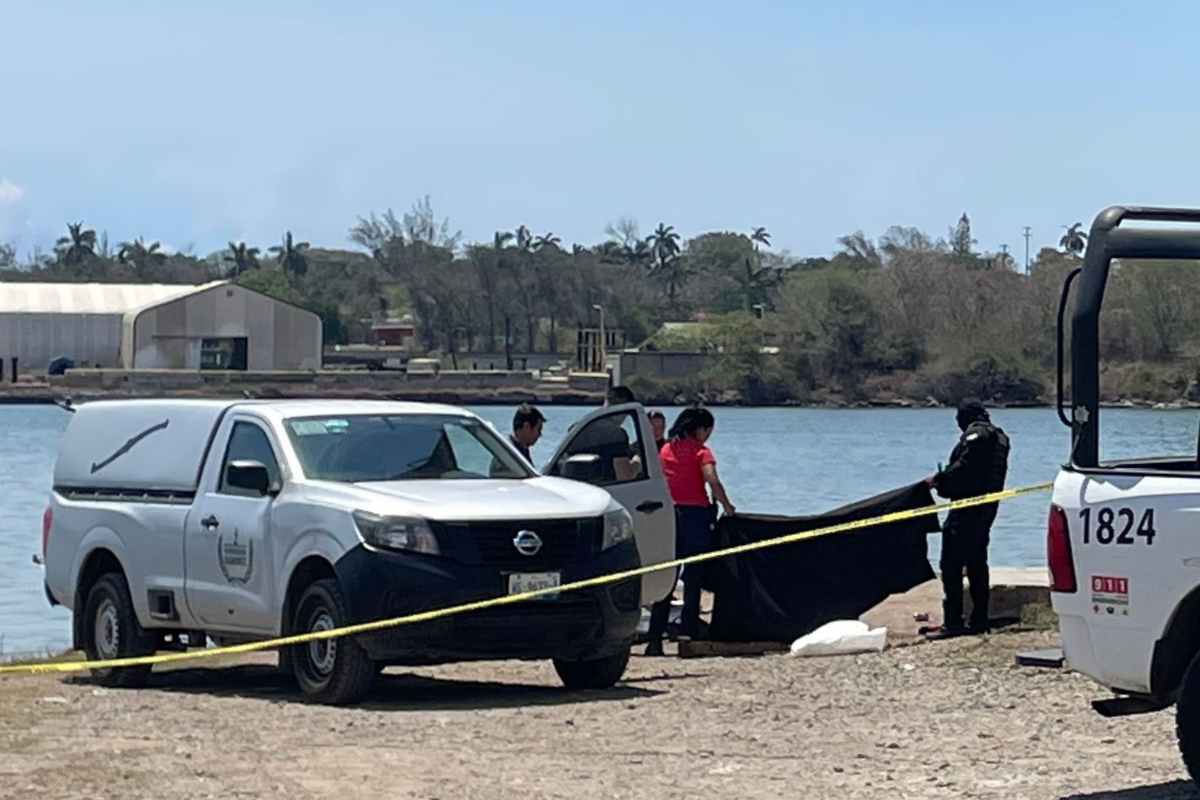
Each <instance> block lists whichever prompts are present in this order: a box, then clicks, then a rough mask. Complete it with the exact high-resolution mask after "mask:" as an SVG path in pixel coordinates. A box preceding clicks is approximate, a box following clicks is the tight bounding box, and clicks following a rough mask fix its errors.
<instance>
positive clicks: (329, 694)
mask: <svg viewBox="0 0 1200 800" xmlns="http://www.w3.org/2000/svg"><path fill="white" fill-rule="evenodd" d="M348 621H349V614H347V613H346V603H345V600H343V598H342V589H341V586H339V585H338V582H337V580H336V579H334V578H324V579H322V580H319V581H316V582H315V583H313V584H311V585H310V586H309V587H308V588H307V589H305V590H304V594H302V595H301V596H300V601H299V602H298V603H296V615H295V619H294V620H293V621H292V632H293V633H297V634H301V633H314V632H316V631H325V630H332V629H334V628H340V627H342V626H343V625H346V624H347V623H348ZM289 649H290V651H291V652H290V653H288V654H287V655H286V656H283V657H282V658H281V662H282V663H288V662H290V663H291V664H292V668H293V673H294V674H295V676H296V682H297V683H298V684H299V685H300V691H301V692H303V693H304V694H305V695H306V696H307V697H308V698H309V699H310V700H313V701H315V702H318V703H326V704H329V705H345V704H349V703H355V702H358V701H359V700H361V699H362V698H363V697H365V696H366V695H367V693H368V692H370V691H371V683H372V682H373V681H374V679H375V664H374V662H372V661H371V659H370V658H369V657H367V652H366V651H365V650H364V649H363V648H362V646H361V645H360V644H359V643H358V642H356V641H354V639H353V638H352V637H341V638H338V639H318V640H317V641H314V642H306V643H304V644H297V645H292V646H291V647H290V648H289Z"/></svg>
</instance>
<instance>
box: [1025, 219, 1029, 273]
mask: <svg viewBox="0 0 1200 800" xmlns="http://www.w3.org/2000/svg"><path fill="white" fill-rule="evenodd" d="M1025 274H1026V275H1028V274H1029V226H1028V225H1026V226H1025Z"/></svg>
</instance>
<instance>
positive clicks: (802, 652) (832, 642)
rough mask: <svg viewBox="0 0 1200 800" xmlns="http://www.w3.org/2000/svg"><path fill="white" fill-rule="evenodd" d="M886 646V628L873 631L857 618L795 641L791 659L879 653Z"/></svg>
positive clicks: (828, 624)
mask: <svg viewBox="0 0 1200 800" xmlns="http://www.w3.org/2000/svg"><path fill="white" fill-rule="evenodd" d="M886 646H887V628H873V629H872V628H870V627H868V626H867V623H865V622H860V621H859V620H856V619H840V620H837V621H836V622H827V623H825V624H824V625H822V626H821V627H819V628H817V629H816V630H815V631H813V632H812V633H809V634H805V635H804V636H801V637H800V638H799V639H797V640H796V641H794V642H792V648H791V652H790V653H789V655H792V656H840V655H850V654H852V653H878V652H880V651H882V650H883V648H884V647H886Z"/></svg>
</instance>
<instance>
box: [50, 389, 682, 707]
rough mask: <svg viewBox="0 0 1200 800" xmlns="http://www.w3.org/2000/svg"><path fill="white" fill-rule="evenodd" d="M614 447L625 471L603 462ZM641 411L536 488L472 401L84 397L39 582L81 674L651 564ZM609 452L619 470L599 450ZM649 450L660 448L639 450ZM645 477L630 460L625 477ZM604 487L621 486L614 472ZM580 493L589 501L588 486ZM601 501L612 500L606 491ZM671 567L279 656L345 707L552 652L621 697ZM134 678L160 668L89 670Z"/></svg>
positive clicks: (69, 433) (600, 431)
mask: <svg viewBox="0 0 1200 800" xmlns="http://www.w3.org/2000/svg"><path fill="white" fill-rule="evenodd" d="M581 434H583V435H584V437H585V439H586V438H590V439H591V440H596V441H607V440H605V438H604V437H605V436H607V437H608V440H613V439H614V438H616V439H621V441H622V442H623V443H624V447H623V449H622V450H621V452H620V453H619V454H618V455H619V456H620V459H621V461H622V466H623V467H624V469H622V470H621V476H620V478H617V477H616V475H615V472H616V471H615V470H613V469H607V470H606V469H603V468H602V467H603V464H602V463H601V462H602V459H603V458H605V457H616V456H614V455H613V453H614V452H615V451H614V450H613V449H612V448H609V450H608V451H605V452H592V451H589V450H588V448H587V447H586V446H583V445H582V442H583V439H580V435H581ZM653 441H654V438H653V432H652V429H651V428H650V424H649V420H648V419H647V417H646V414H645V412H644V411H643V409H642V408H641V406H638V405H634V404H630V405H623V406H614V407H608V408H604V409H601V410H599V411H596V412H594V413H592V414H590V415H589V416H587V417H585V418H584V419H583V420H582V421H581V422H580V423H578V424H577V425H576V426H575V427H574V428H572V431H571V433H570V434H569V435H568V437H567V439H566V440H565V441H564V442H563V443H562V445H561V446H560V448H559V452H558V453H556V454H555V456H554V458H553V459H552V460H551V462H550V468H549V471H551V472H554V473H561V474H563V475H572V474H573V475H575V476H577V477H578V478H579V479H580V480H569V479H566V478H563V477H544V476H541V475H539V474H538V472H537V471H536V470H535V469H534V468H533V467H532V465H530V464H529V463H528V462H526V461H525V460H524V459H523V458H522V457H521V456H520V455H519V454H518V452H517V451H516V449H515V448H513V447H512V445H511V444H510V443H509V442H508V440H507V438H506V437H503V436H500V435H499V434H498V433H497V432H496V431H495V430H494V429H493V428H492V427H491V426H490V425H488V424H486V423H484V422H483V421H481V420H480V419H478V418H477V417H475V416H474V415H472V414H470V413H468V412H466V411H464V410H462V409H458V408H452V407H448V406H431V405H421V404H412V403H392V402H370V401H332V400H330V401H324V400H316V401H299V400H296V401H237V402H234V401H199V400H196V401H186V400H130V401H105V402H94V403H86V404H84V405H82V406H80V407H79V408H78V409H77V410H76V412H75V414H74V417H73V418H72V419H71V422H70V424H69V425H68V426H67V430H66V433H65V434H64V436H63V439H62V442H61V444H60V447H59V453H58V459H57V462H56V464H55V470H54V487H53V491H52V492H51V496H50V503H49V507H48V508H47V509H46V513H45V516H44V520H43V531H42V537H43V541H42V549H43V562H44V564H45V570H46V573H45V574H46V590H47V595H48V597H49V599H50V601H51V602H52V603H61V604H63V605H65V606H67V607H68V608H70V609H72V611H73V612H74V614H73V618H74V642H75V646H76V647H77V648H78V649H82V650H84V651H85V652H86V654H87V656H88V657H89V658H90V659H107V658H115V657H125V656H134V655H146V654H150V653H153V652H155V651H156V650H159V649H179V648H185V647H203V646H206V644H207V640H208V639H209V638H211V639H213V640H214V641H216V642H218V643H232V642H239V641H252V640H256V639H264V638H270V637H274V636H278V635H282V634H291V633H297V632H305V631H318V630H326V629H330V628H334V627H340V626H342V625H345V624H348V623H354V622H363V621H370V620H376V619H383V618H390V617H395V616H401V615H405V614H409V613H413V612H418V611H423V610H428V609H435V608H442V607H446V606H450V605H456V604H459V603H465V602H469V601H473V600H480V599H484V598H489V597H495V596H498V595H504V594H505V593H519V592H524V591H528V590H531V589H542V588H553V587H554V586H557V585H561V584H562V583H566V582H570V581H575V580H580V579H583V578H587V577H591V576H595V575H602V574H606V573H609V572H614V571H619V570H625V569H629V568H633V567H636V566H638V565H639V564H641V563H658V562H660V561H663V560H669V559H670V558H672V557H673V556H674V535H675V534H674V516H673V512H672V505H671V500H670V496H669V494H668V492H667V488H666V484H665V481H664V480H663V476H662V471H661V467H660V466H659V463H658V459H657V458H655V457H653V455H652V453H651V452H650V451H649V450H648V449H647V445H650V446H652V444H653ZM606 453H607V455H606ZM647 456H649V457H647ZM631 465H632V466H631ZM606 476H607V477H606ZM581 480H582V481H588V482H591V483H595V484H597V485H596V486H589V485H586V483H584V482H580V481H581ZM601 487H602V488H601ZM673 585H674V572H673V571H670V570H667V571H659V572H656V573H652V574H650V575H647V576H645V577H644V578H643V579H641V580H639V579H637V578H634V579H631V580H625V581H622V582H618V583H614V584H610V585H607V586H601V587H597V588H592V589H589V590H583V591H576V592H568V593H563V594H561V595H550V596H549V597H548V598H547V599H543V600H540V601H527V602H523V603H518V604H514V605H509V606H503V607H499V608H495V609H490V610H482V611H477V612H473V613H468V614H462V615H457V616H452V617H447V618H443V619H440V620H435V621H431V622H426V623H420V624H415V625H405V626H400V627H395V628H388V629H384V630H381V631H378V632H375V633H370V634H365V635H360V636H356V637H353V638H349V637H348V638H339V639H328V640H321V641H317V642H313V643H310V644H305V645H298V646H294V647H290V648H285V649H284V651H283V652H281V655H280V662H281V667H283V668H284V669H285V670H286V671H287V672H289V673H290V674H292V675H294V676H295V679H296V681H297V683H298V684H299V686H300V689H301V690H302V691H303V692H304V693H305V694H306V695H308V696H310V697H311V698H313V699H315V700H318V701H321V702H328V703H348V702H353V701H356V700H358V699H360V698H361V697H363V696H364V694H365V693H366V692H367V691H368V690H369V688H370V686H371V682H372V680H373V678H374V676H375V674H376V673H377V672H378V671H379V670H380V669H381V668H382V667H384V666H388V665H395V664H405V665H415V664H436V663H442V662H448V661H460V660H468V659H499V658H523V659H533V658H539V659H540V658H547V659H552V660H553V661H554V665H555V667H556V668H557V671H558V673H559V676H560V677H561V679H562V681H563V683H564V684H565V685H566V686H567V687H571V688H604V687H608V686H611V685H612V684H614V683H615V682H617V681H618V680H619V679H620V678H621V676H622V674H623V672H624V669H625V666H626V663H627V661H628V658H629V651H630V646H631V643H632V639H633V636H634V633H635V630H636V628H637V624H638V621H639V619H640V616H641V614H640V611H641V609H640V607H641V606H642V605H646V604H649V603H651V602H653V601H655V600H658V599H661V598H662V597H664V596H666V594H667V593H668V592H669V591H670V589H671V587H672V586H673ZM94 674H95V678H96V679H98V680H99V681H101V682H103V683H106V684H109V685H118V686H136V685H140V684H143V683H144V682H145V681H146V680H147V679H148V677H149V674H150V668H149V667H125V668H119V669H102V670H97V671H95V673H94Z"/></svg>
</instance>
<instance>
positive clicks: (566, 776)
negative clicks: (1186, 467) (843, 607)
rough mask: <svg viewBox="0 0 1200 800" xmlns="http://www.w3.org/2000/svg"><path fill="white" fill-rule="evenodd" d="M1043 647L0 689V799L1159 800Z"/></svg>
mask: <svg viewBox="0 0 1200 800" xmlns="http://www.w3.org/2000/svg"><path fill="white" fill-rule="evenodd" d="M1054 643H1055V635H1054V634H1053V633H1049V632H1024V633H998V634H993V635H992V636H990V637H987V638H986V639H974V640H957V641H952V642H944V643H938V644H924V645H918V646H910V647H904V646H901V647H894V648H890V649H889V650H887V651H885V652H884V653H882V654H878V655H869V656H854V657H840V658H830V659H817V660H795V659H790V658H787V657H784V656H774V657H764V658H755V659H705V660H688V661H680V660H678V659H670V658H668V659H645V658H638V659H635V661H634V663H633V665H632V666H631V668H630V671H629V673H628V681H626V683H625V684H624V685H622V686H620V687H618V688H617V689H615V690H612V691H608V692H597V693H568V692H565V691H563V690H562V689H560V688H558V686H557V682H556V680H555V677H554V674H553V671H552V670H551V669H550V667H549V666H548V665H545V664H537V663H532V664H522V663H501V664H485V665H460V666H452V667H443V668H437V669H428V670H419V671H415V672H409V673H406V672H404V671H398V670H392V671H389V672H388V673H386V674H385V676H384V677H383V678H382V679H381V682H380V684H379V685H378V687H377V690H376V691H375V693H374V695H373V696H372V697H371V698H370V699H369V700H368V701H367V702H366V703H364V704H363V705H362V706H360V707H356V708H344V709H339V708H327V707H321V706H313V705H308V704H305V703H302V702H299V701H298V700H297V699H296V697H295V696H294V695H292V694H291V693H290V692H289V691H288V689H287V687H286V685H285V684H284V683H282V682H281V681H280V679H279V678H278V675H277V672H276V671H275V670H274V669H273V668H272V667H271V665H270V663H269V659H268V658H267V657H265V656H258V657H256V658H253V659H248V660H243V661H241V662H238V665H236V666H223V667H221V668H207V667H206V668H202V669H200V668H189V669H183V670H179V671H175V672H169V673H163V674H160V675H158V676H157V677H156V679H155V682H154V685H153V687H152V688H149V689H145V690H139V691H114V690H106V689H100V688H97V687H94V686H92V685H90V684H89V683H87V682H86V680H83V679H81V678H72V677H62V676H38V677H31V678H7V679H4V680H0V797H4V798H35V797H36V798H155V800H161V798H208V797H216V798H236V797H244V798H250V797H272V798H274V797H280V798H291V799H292V800H295V799H297V798H317V797H333V796H336V797H338V798H343V799H348V798H360V797H361V798H367V797H389V798H445V799H446V800H449V799H450V798H465V797H471V798H521V800H534V799H535V798H584V797H586V798H592V797H595V798H609V797H624V798H656V799H661V798H683V797H722V798H724V797H749V798H760V797H761V798H768V797H770V798H776V797H785V796H786V797H797V798H800V797H813V798H818V797H819V798H824V797H838V798H840V797H854V798H898V797H976V798H1057V797H1087V798H1113V799H1114V800H1177V799H1179V798H1191V797H1196V795H1195V794H1193V793H1192V790H1191V789H1190V787H1189V785H1188V784H1186V783H1183V782H1182V781H1183V779H1184V778H1185V774H1184V772H1183V770H1182V767H1181V765H1180V761H1179V757H1178V755H1177V753H1176V750H1175V743H1174V734H1173V725H1174V714H1173V712H1170V711H1168V712H1163V713H1160V714H1154V715H1148V716H1142V717H1133V718H1127V719H1124V720H1106V719H1103V718H1101V717H1099V716H1097V715H1096V714H1095V713H1094V712H1092V711H1091V709H1090V707H1089V705H1088V701H1089V700H1091V699H1093V698H1095V697H1098V696H1100V695H1101V693H1100V692H1099V691H1098V689H1097V688H1096V687H1095V686H1094V685H1093V684H1092V683H1091V682H1090V681H1088V680H1086V679H1085V678H1082V677H1080V676H1078V675H1075V674H1072V673H1070V672H1067V671H1060V670H1038V669H1028V668H1018V667H1015V666H1013V654H1014V653H1015V652H1016V651H1017V650H1019V649H1024V648H1030V647H1042V646H1052V645H1053V644H1054Z"/></svg>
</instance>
